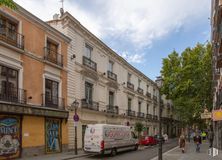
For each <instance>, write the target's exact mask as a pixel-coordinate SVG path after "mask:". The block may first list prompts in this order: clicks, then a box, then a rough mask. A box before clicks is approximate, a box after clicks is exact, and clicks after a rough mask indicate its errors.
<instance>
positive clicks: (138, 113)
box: [137, 112, 145, 118]
mask: <svg viewBox="0 0 222 160" xmlns="http://www.w3.org/2000/svg"><path fill="white" fill-rule="evenodd" d="M137 117H139V118H145V113H143V112H137Z"/></svg>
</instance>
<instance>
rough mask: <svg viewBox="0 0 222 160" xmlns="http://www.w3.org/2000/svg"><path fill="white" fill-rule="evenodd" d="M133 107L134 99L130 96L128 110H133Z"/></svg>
mask: <svg viewBox="0 0 222 160" xmlns="http://www.w3.org/2000/svg"><path fill="white" fill-rule="evenodd" d="M131 108H132V99H131V98H128V110H129V111H131Z"/></svg>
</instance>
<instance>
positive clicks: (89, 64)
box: [82, 56, 97, 71]
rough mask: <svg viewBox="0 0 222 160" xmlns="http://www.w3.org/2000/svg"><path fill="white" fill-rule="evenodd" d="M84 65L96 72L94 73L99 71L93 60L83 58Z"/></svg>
mask: <svg viewBox="0 0 222 160" xmlns="http://www.w3.org/2000/svg"><path fill="white" fill-rule="evenodd" d="M82 60H83V62H82V63H83V65H84V66H86V67H88V68H90V69H92V70H94V71H97V64H96V63H95V62H93V61H92V60H91V59H89V58H87V57H85V56H83V59H82Z"/></svg>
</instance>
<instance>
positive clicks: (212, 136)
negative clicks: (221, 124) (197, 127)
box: [208, 130, 214, 148]
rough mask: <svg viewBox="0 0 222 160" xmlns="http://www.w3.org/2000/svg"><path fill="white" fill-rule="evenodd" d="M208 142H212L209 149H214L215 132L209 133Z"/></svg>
mask: <svg viewBox="0 0 222 160" xmlns="http://www.w3.org/2000/svg"><path fill="white" fill-rule="evenodd" d="M208 140H209V142H210V146H209V147H210V148H212V147H213V141H214V132H213V131H212V130H210V131H209V132H208Z"/></svg>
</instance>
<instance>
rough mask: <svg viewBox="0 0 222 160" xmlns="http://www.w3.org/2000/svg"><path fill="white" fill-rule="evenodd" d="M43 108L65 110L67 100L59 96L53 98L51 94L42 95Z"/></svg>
mask: <svg viewBox="0 0 222 160" xmlns="http://www.w3.org/2000/svg"><path fill="white" fill-rule="evenodd" d="M42 106H45V107H49V108H54V109H61V110H64V109H65V99H64V98H61V97H57V96H51V95H50V94H42Z"/></svg>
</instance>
